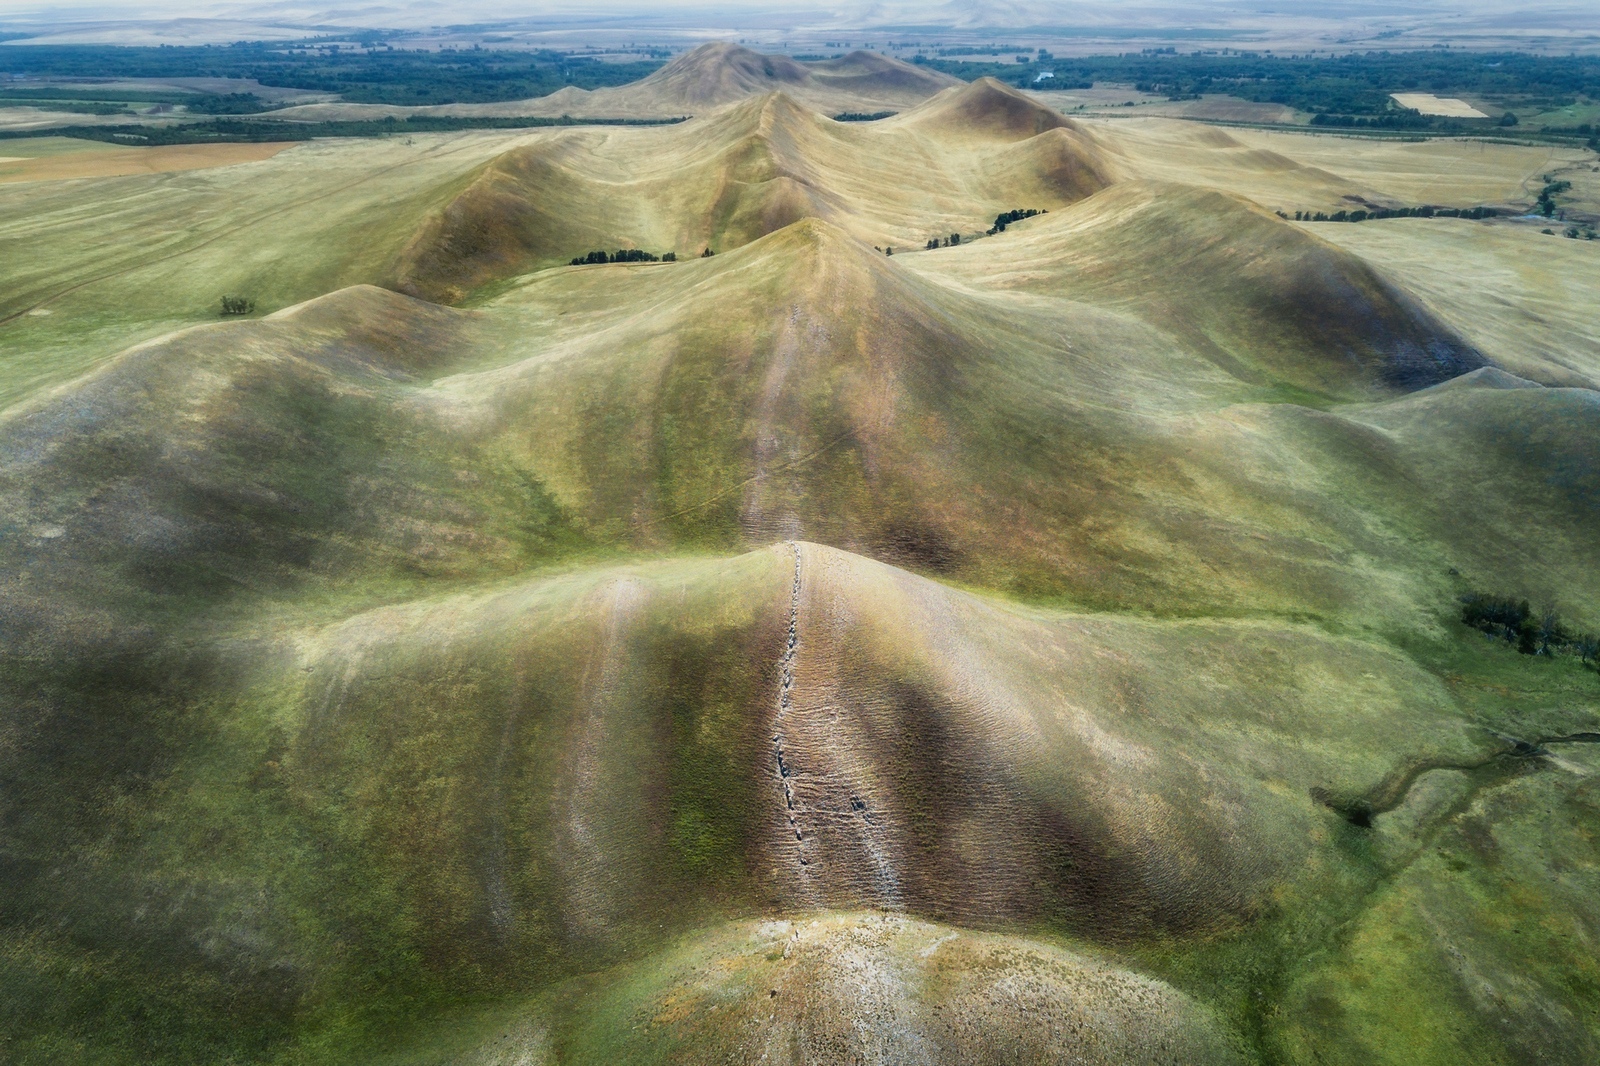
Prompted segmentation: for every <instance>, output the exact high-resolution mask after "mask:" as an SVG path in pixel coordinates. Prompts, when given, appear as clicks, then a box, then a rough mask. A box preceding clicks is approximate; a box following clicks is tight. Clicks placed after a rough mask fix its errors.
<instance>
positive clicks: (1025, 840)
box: [0, 48, 1600, 1066]
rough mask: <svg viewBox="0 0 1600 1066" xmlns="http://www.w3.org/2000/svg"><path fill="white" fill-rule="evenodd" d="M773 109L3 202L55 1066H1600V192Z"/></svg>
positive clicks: (950, 101)
mask: <svg viewBox="0 0 1600 1066" xmlns="http://www.w3.org/2000/svg"><path fill="white" fill-rule="evenodd" d="M752 56H753V54H752V53H746V52H742V51H740V50H737V49H731V48H716V49H710V50H707V51H704V52H702V53H700V54H699V55H698V56H697V57H696V59H695V63H696V64H697V65H696V66H695V67H694V71H695V78H694V79H693V80H692V84H688V85H687V87H686V84H685V83H681V82H674V83H672V85H671V86H670V92H671V93H675V94H678V95H666V94H667V93H668V89H666V88H662V86H661V83H660V82H659V81H658V82H657V83H655V88H654V89H641V88H639V87H633V88H630V89H625V90H624V89H619V90H616V91H615V92H616V93H617V97H616V98H617V99H619V100H636V101H640V102H639V103H638V104H637V106H638V108H639V109H641V110H640V112H639V113H642V109H643V108H644V107H645V105H646V103H648V102H649V101H650V99H651V97H650V94H651V93H658V94H662V95H658V96H657V97H656V100H657V101H658V102H659V101H664V102H665V103H664V104H663V110H664V112H666V113H679V114H681V113H684V110H683V107H682V102H683V101H685V100H690V99H691V98H693V94H694V93H701V92H705V93H708V95H705V97H704V100H703V103H701V104H699V105H697V106H696V107H695V109H694V112H693V113H694V116H695V117H693V118H692V119H690V120H689V121H686V122H683V123H680V124H676V125H671V126H656V127H630V128H621V127H565V128H554V129H540V130H532V131H509V132H508V131H472V132H463V133H448V134H426V135H418V136H416V137H415V138H411V139H408V140H401V139H390V140H362V141H334V140H329V141H317V142H313V143H309V144H304V145H299V146H295V147H292V148H287V149H285V150H282V151H278V152H276V153H275V154H271V155H270V157H268V158H258V159H254V160H253V161H248V162H237V163H233V164H232V165H223V166H215V167H211V168H206V169H189V170H173V171H168V172H161V173H154V172H146V173H133V174H126V175H122V176H103V177H93V176H84V177H78V178H74V179H72V180H61V179H56V180H44V179H42V178H41V179H38V180H29V181H19V182H15V183H10V184H4V185H0V264H3V265H0V277H3V278H4V282H5V284H4V285H3V286H0V405H3V407H0V642H3V643H0V650H3V654H0V883H3V884H4V885H6V886H7V888H6V891H5V893H4V895H3V896H0V1016H3V1017H4V1018H6V1019H7V1024H6V1025H5V1027H4V1034H3V1037H0V1040H3V1043H0V1049H3V1051H0V1057H3V1058H6V1059H7V1060H9V1061H16V1062H19V1063H36V1062H37V1063H69V1062H72V1063H75V1062H95V1063H100V1062H106V1063H130V1064H131V1063H150V1062H171V1063H191V1062H195V1063H199V1062H207V1063H209V1062H240V1063H245V1062H250V1063H255V1062H260V1063H284V1064H290V1063H293V1064H301V1063H305V1064H311V1063H316V1064H321V1063H355V1062H363V1063H395V1064H402V1063H404V1064H411V1063H417V1064H421V1063H461V1064H468V1063H470V1064H484V1066H487V1064H505V1066H509V1064H513V1063H515V1064H535V1063H568V1062H570V1063H588V1062H608V1063H616V1062H627V1063H651V1062H656V1063H706V1062H718V1063H722V1062H738V1063H751V1064H755V1063H762V1062H765V1063H795V1064H799V1063H808V1064H833V1063H839V1064H843V1063H861V1062H865V1063H883V1064H888V1063H974V1064H977V1063H1013V1062H1014V1063H1034V1062H1082V1063H1105V1064H1108V1066H1109V1064H1124V1063H1151V1064H1156V1063H1185V1064H1194V1063H1213V1062H1215V1063H1230V1064H1231V1063H1240V1064H1244V1063H1258V1064H1263V1066H1265V1064H1285V1063H1296V1064H1299V1063H1306V1064H1311V1063H1330V1064H1331V1063H1338V1064H1350V1066H1356V1064H1369V1063H1392V1064H1395V1066H1400V1064H1406V1066H1411V1064H1423V1063H1429V1064H1435V1063H1436V1064H1440V1066H1444V1064H1456V1063H1482V1064H1496V1066H1498V1064H1511V1063H1564V1064H1565V1063H1570V1064H1574V1066H1577V1064H1585V1063H1592V1062H1593V1061H1595V1060H1596V1058H1597V1057H1600V964H1597V962H1596V960H1597V958H1600V950H1597V949H1600V844H1597V839H1600V837H1597V833H1600V791H1597V785H1600V763H1597V759H1600V755H1597V753H1596V749H1595V748H1594V747H1593V745H1592V741H1593V740H1595V739H1596V738H1597V737H1600V677H1597V676H1596V673H1595V670H1594V669H1593V668H1592V667H1591V666H1590V665H1589V664H1588V663H1586V662H1584V661H1582V660H1583V656H1582V655H1580V654H1568V653H1566V652H1565V651H1562V652H1561V653H1560V654H1554V652H1555V651H1558V650H1559V649H1556V648H1551V649H1550V650H1551V651H1552V654H1548V655H1530V654H1520V653H1519V651H1518V649H1517V647H1516V646H1515V644H1514V643H1508V642H1506V641H1504V640H1501V639H1498V638H1494V639H1489V638H1486V636H1485V635H1484V634H1483V633H1481V632H1479V631H1478V630H1476V629H1471V628H1468V627H1467V626H1466V625H1464V624H1462V622H1461V617H1462V615H1461V600H1460V598H1461V597H1462V596H1463V595H1466V594H1470V593H1475V592H1487V593H1491V594H1495V595H1501V596H1509V597H1512V598H1513V599H1515V600H1523V599H1526V600H1528V601H1530V602H1531V603H1532V604H1534V605H1536V606H1537V607H1542V606H1544V605H1547V604H1548V605H1550V606H1551V607H1552V608H1553V609H1555V610H1558V611H1559V614H1560V615H1561V617H1562V619H1563V620H1564V623H1565V625H1566V626H1567V627H1569V629H1570V631H1571V632H1572V633H1573V634H1574V635H1576V634H1578V633H1581V632H1592V631H1594V630H1596V629H1600V391H1597V389H1600V321H1597V320H1596V319H1595V317H1594V315H1593V308H1592V294H1593V293H1594V292H1596V291H1600V246H1597V245H1596V244H1595V243H1594V242H1592V241H1584V240H1569V239H1566V238H1564V237H1561V236H1559V235H1547V234H1544V233H1541V232H1540V229H1541V228H1543V227H1542V226H1541V225H1540V224H1539V223H1532V222H1527V221H1524V220H1521V219H1516V218H1513V217H1511V216H1510V215H1509V214H1502V215H1496V216H1495V217H1491V218H1486V219H1479V220H1473V219H1468V218H1461V217H1433V218H1422V217H1407V218H1390V219H1383V220H1374V221H1367V222H1362V223H1359V224H1349V223H1309V222H1306V223H1301V222H1295V221H1292V218H1293V213H1294V211H1296V210H1311V209H1315V210H1319V211H1322V210H1329V209H1333V208H1338V207H1341V206H1346V205H1351V204H1371V205H1382V206H1394V207H1398V206H1417V205H1420V204H1424V203H1427V204H1434V205H1439V206H1454V207H1473V206H1490V207H1499V208H1503V209H1506V210H1508V211H1509V210H1512V209H1515V210H1517V211H1519V212H1520V211H1526V210H1527V209H1529V208H1530V207H1531V206H1532V203H1533V200H1534V197H1535V196H1537V195H1538V192H1539V190H1540V187H1541V185H1542V183H1543V180H1544V179H1543V176H1544V175H1546V174H1549V173H1552V172H1558V173H1561V174H1563V175H1569V176H1570V180H1572V182H1573V186H1574V187H1573V190H1572V192H1571V195H1572V196H1573V197H1579V196H1590V195H1593V189H1594V187H1595V186H1594V184H1593V181H1592V180H1591V177H1585V175H1593V172H1592V171H1590V170H1587V169H1585V168H1587V167H1589V166H1591V165H1593V154H1592V153H1588V154H1585V153H1583V152H1580V151H1578V150H1575V149H1574V150H1570V151H1569V150H1562V152H1564V153H1565V154H1562V152H1557V153H1554V154H1553V153H1552V151H1551V150H1550V149H1548V148H1525V147H1517V146H1508V145H1495V146H1479V145H1476V144H1473V143H1470V142H1426V141H1422V142H1415V143H1382V144H1373V143H1370V142H1354V141H1351V140H1348V139H1344V138H1324V137H1314V136H1309V135H1306V134H1288V133H1275V132H1260V131H1244V130H1222V129H1219V128H1214V127H1207V126H1203V125H1199V124H1196V123H1192V122H1179V121H1175V120H1162V119H1154V118H1148V119H1147V118H1141V119H1137V120H1128V121H1117V122H1100V121H1090V120H1084V121H1080V120H1075V119H1072V118H1069V117H1067V116H1065V115H1063V114H1061V113H1060V112H1058V111H1056V110H1052V109H1050V108H1048V107H1046V106H1044V105H1042V104H1041V103H1039V102H1038V101H1037V100H1035V99H1033V98H1031V97H1029V96H1026V95H1024V94H1023V93H1020V92H1018V91H1016V90H1014V89H1011V88H1008V87H1005V86H1002V85H1000V84H998V83H996V82H992V81H988V80H983V81H978V82H974V83H971V84H962V85H944V84H933V83H929V82H922V83H913V82H912V81H910V80H906V81H904V83H903V84H902V83H900V82H897V81H896V79H899V78H901V77H902V76H904V77H905V78H907V79H909V75H905V74H904V72H905V71H911V73H912V74H919V75H920V74H922V73H923V72H921V71H915V70H912V68H909V67H905V66H904V65H903V64H895V63H893V62H892V61H882V64H883V65H882V68H881V69H880V70H877V71H875V72H871V73H869V74H864V75H861V76H862V77H870V78H872V79H875V80H873V81H871V82H870V83H869V84H867V85H865V87H862V86H857V87H856V88H854V89H851V88H849V87H848V86H845V87H843V88H841V87H840V85H838V84H827V85H819V84H818V82H819V80H823V79H822V75H820V74H819V73H818V72H817V71H816V69H815V65H813V66H812V67H807V68H801V72H800V73H798V74H795V76H794V89H793V91H790V89H789V88H787V87H783V86H779V87H777V88H776V89H775V90H774V88H773V87H772V86H769V85H767V84H766V82H767V80H768V79H770V78H771V77H774V76H776V75H773V74H769V73H768V72H767V70H766V67H765V66H764V65H763V63H770V64H771V66H772V69H773V70H774V71H779V72H780V73H781V72H782V71H787V70H788V69H789V68H787V67H784V66H783V65H782V63H780V62H779V59H777V58H771V59H767V58H766V57H760V56H753V57H752ZM784 62H787V61H784ZM797 66H798V65H797ZM902 68H904V69H903V70H902ZM667 69H668V70H670V69H671V68H667ZM753 70H756V71H759V72H760V76H759V77H755V76H754V75H753V74H752V71H753ZM680 71H681V68H680ZM663 73H665V71H664V72H663ZM854 76H856V75H855V74H848V72H842V73H841V72H836V73H834V74H829V75H827V77H828V78H833V79H835V80H836V81H843V80H847V77H854ZM653 77H655V76H653ZM752 78H754V80H753V81H752V80H751V79H752ZM885 81H889V82H896V86H897V87H896V88H894V90H893V91H894V92H895V93H898V94H900V95H899V96H897V97H896V103H897V106H896V107H895V109H896V110H898V112H899V113H898V114H895V115H893V116H892V117H889V118H886V119H882V120H880V121H875V122H838V121H835V120H834V119H832V118H831V117H830V115H829V112H830V111H832V110H833V109H835V108H837V109H838V110H841V111H843V110H858V111H859V110H869V109H872V105H873V104H874V103H877V102H881V101H882V100H884V99H885V96H884V93H886V92H888V90H886V89H884V88H883V84H882V83H883V82H885ZM706 86H711V87H712V89H713V90H714V91H712V90H707V89H706ZM628 94H632V95H628ZM595 95H596V96H598V95H599V91H597V92H596V93H595ZM309 106H315V107H322V106H336V107H337V106H348V105H309ZM629 106H634V105H632V104H630V105H629ZM517 113H519V114H522V113H526V112H523V111H519V112H517ZM118 151H122V150H121V149H119V150H118ZM127 151H137V150H134V149H127ZM149 151H156V150H154V149H151V150H149ZM8 165H10V164H3V163H0V168H3V167H4V166H8ZM148 169H149V170H152V171H153V170H155V169H156V168H155V167H153V166H152V167H150V168H148ZM1014 209H1033V210H1037V211H1039V212H1041V213H1039V214H1035V215H1033V216H1031V217H1027V218H1024V219H1021V220H1018V221H1013V222H1011V223H1010V224H1009V225H1008V226H1007V227H1006V228H1004V229H1000V228H999V227H998V226H997V225H996V218H997V216H998V215H1000V214H1001V213H1002V212H1009V211H1012V210H1014ZM1278 212H1283V213H1284V214H1286V215H1288V216H1289V217H1287V218H1286V217H1283V215H1282V214H1279V213H1278ZM991 229H994V230H995V232H993V233H990V232H989V231H990V230H991ZM957 234H958V235H960V240H959V241H954V242H952V240H951V237H952V235H957ZM933 243H936V244H938V246H937V247H931V246H930V244H933ZM595 250H607V251H611V252H616V251H619V250H638V251H642V252H648V253H651V254H653V255H657V256H659V255H663V254H665V253H668V252H671V253H675V257H676V258H675V261H670V262H662V261H633V262H626V261H625V262H616V263H605V264H599V263H595V264H590V265H569V264H570V263H571V261H572V260H573V259H574V258H582V257H585V256H586V255H587V253H589V252H591V251H595ZM706 252H711V253H714V254H709V255H708V254H704V253H706ZM891 253H892V254H891ZM624 258H626V257H624ZM223 295H234V296H241V297H245V298H247V299H249V300H251V301H253V302H254V304H255V306H256V308H257V309H258V310H257V311H256V312H255V313H254V314H251V315H248V316H241V317H239V318H237V319H234V320H228V321H217V320H216V318H217V316H216V307H217V304H218V301H219V299H220V298H221V297H222V296H223ZM1574 646H1576V645H1574Z"/></svg>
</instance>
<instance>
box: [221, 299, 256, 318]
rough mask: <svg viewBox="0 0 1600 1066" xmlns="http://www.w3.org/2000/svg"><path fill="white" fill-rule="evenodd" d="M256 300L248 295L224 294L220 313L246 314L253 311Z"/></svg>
mask: <svg viewBox="0 0 1600 1066" xmlns="http://www.w3.org/2000/svg"><path fill="white" fill-rule="evenodd" d="M255 309H256V302H255V301H254V300H252V299H250V298H249V297H248V296H224V297H223V298H222V313H223V314H225V315H248V314H252V313H254V311H255Z"/></svg>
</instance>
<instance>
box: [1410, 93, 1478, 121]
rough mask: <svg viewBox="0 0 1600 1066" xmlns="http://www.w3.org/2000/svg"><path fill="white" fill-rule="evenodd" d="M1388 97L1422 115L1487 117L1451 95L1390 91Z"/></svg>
mask: <svg viewBox="0 0 1600 1066" xmlns="http://www.w3.org/2000/svg"><path fill="white" fill-rule="evenodd" d="M1389 99H1391V100H1393V101H1394V102H1395V103H1397V104H1399V105H1400V106H1401V107H1409V108H1411V109H1412V110H1414V111H1420V112H1422V113H1423V114H1424V115H1442V116H1443V117H1445V118H1488V117H1489V116H1488V115H1485V114H1484V113H1483V112H1482V111H1479V110H1478V109H1477V108H1475V107H1473V106H1472V105H1471V104H1469V103H1467V102H1466V101H1465V100H1457V99H1456V98H1455V97H1453V96H1435V95H1433V94H1432V93H1391V94H1390V96H1389Z"/></svg>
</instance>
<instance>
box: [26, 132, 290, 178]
mask: <svg viewBox="0 0 1600 1066" xmlns="http://www.w3.org/2000/svg"><path fill="white" fill-rule="evenodd" d="M79 143H83V144H85V147H84V148H82V149H75V150H68V151H60V152H51V153H48V154H41V155H37V156H33V157H31V158H23V157H17V156H7V157H0V182H16V181H63V180H66V179H70V178H117V177H123V176H125V175H129V174H162V173H165V172H167V171H173V170H205V169H207V168H210V167H226V166H232V165H233V164H235V163H254V162H256V161H258V160H262V159H270V158H272V157H273V156H275V155H277V154H278V153H279V152H281V151H283V150H284V149H285V148H292V147H294V145H293V144H291V143H285V142H276V143H267V144H172V145H163V146H161V147H158V148H134V147H126V148H125V147H122V146H120V145H102V144H91V142H79Z"/></svg>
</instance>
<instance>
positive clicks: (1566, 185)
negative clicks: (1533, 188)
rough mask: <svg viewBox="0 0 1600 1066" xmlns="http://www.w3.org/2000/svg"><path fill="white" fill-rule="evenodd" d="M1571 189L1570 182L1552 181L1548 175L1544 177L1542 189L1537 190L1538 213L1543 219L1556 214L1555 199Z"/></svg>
mask: <svg viewBox="0 0 1600 1066" xmlns="http://www.w3.org/2000/svg"><path fill="white" fill-rule="evenodd" d="M1570 188H1572V182H1570V181H1553V180H1551V178H1550V175H1548V174H1546V175H1545V176H1544V188H1543V189H1540V190H1539V208H1538V210H1539V213H1540V214H1541V215H1543V216H1544V217H1545V218H1552V217H1554V215H1555V213H1556V197H1557V196H1560V195H1561V194H1562V193H1564V192H1566V191H1567V190H1568V189H1570Z"/></svg>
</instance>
